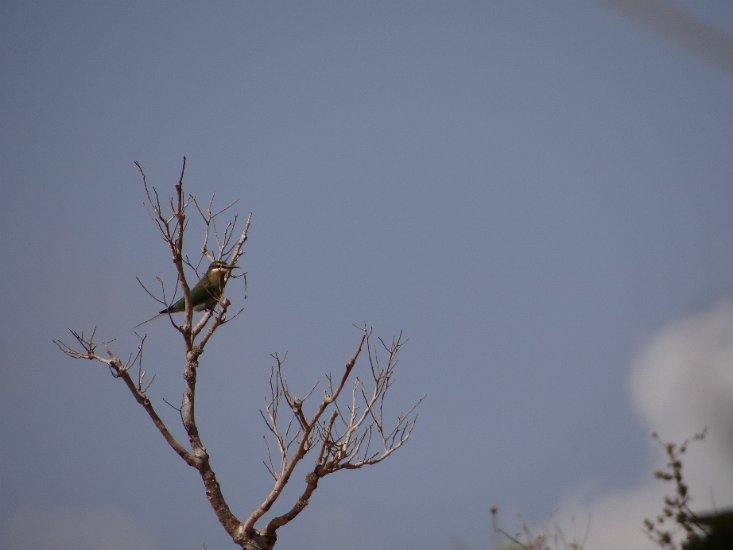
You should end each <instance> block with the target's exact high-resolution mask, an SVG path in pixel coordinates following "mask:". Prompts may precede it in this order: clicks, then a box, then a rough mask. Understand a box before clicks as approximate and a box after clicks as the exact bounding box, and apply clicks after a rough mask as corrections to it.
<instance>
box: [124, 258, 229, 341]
mask: <svg viewBox="0 0 733 550" xmlns="http://www.w3.org/2000/svg"><path fill="white" fill-rule="evenodd" d="M235 268H236V266H234V265H227V264H226V263H224V262H222V261H219V260H217V261H214V262H211V264H210V265H209V268H208V269H207V270H206V273H204V276H203V277H201V280H200V281H199V282H198V283H196V286H194V287H193V288H192V289H191V293H190V297H191V308H192V309H193V310H194V311H204V310H210V309H214V306H216V304H217V302H218V301H219V298H221V295H222V292H224V285H226V284H227V281H228V280H229V276H230V275H231V274H232V269H235ZM185 310H186V299H185V298H181V299H180V300H178V301H177V302H176V303H174V304H171V305H170V306H168V307H167V308H165V309H161V310H160V311H159V312H158V313H157V314H156V315H154V316H153V317H151V318H150V319H147V320H146V321H143V322H142V323H140V324H139V325H135V326H134V327H133V328H137V327H139V326H142V325H144V324H145V323H149V322H150V321H152V320H153V319H157V318H158V317H161V316H162V315H167V314H169V313H178V312H181V311H185Z"/></svg>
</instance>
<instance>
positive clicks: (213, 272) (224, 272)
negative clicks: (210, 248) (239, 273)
mask: <svg viewBox="0 0 733 550" xmlns="http://www.w3.org/2000/svg"><path fill="white" fill-rule="evenodd" d="M236 268H237V266H236V265H228V264H226V263H224V262H222V261H220V260H216V261H214V262H211V265H209V269H208V270H207V271H206V274H207V275H208V276H209V277H212V276H213V277H220V278H221V279H223V280H225V281H226V280H227V279H228V278H229V275H231V273H232V269H236Z"/></svg>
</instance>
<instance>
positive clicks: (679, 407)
mask: <svg viewBox="0 0 733 550" xmlns="http://www.w3.org/2000/svg"><path fill="white" fill-rule="evenodd" d="M630 389H631V392H632V396H633V400H634V403H635V406H636V408H637V410H638V411H639V413H640V414H641V417H642V420H643V421H644V423H645V424H646V425H647V426H648V428H649V432H652V431H656V432H657V433H659V435H660V436H661V437H662V439H663V440H665V441H674V442H681V441H683V440H684V439H687V438H689V437H691V436H692V435H693V434H695V433H697V432H700V431H701V430H702V429H703V428H704V427H707V428H708V435H707V437H706V439H705V440H704V441H702V442H698V443H696V444H693V445H691V446H690V448H689V450H688V453H687V454H686V455H685V459H684V466H685V470H684V473H685V477H686V481H687V482H688V483H689V486H690V490H691V494H692V497H693V499H694V501H693V503H692V508H693V509H699V510H708V509H712V508H714V507H715V506H719V507H727V506H729V505H731V504H733V475H732V474H731V472H733V468H731V466H732V465H733V301H730V300H725V301H721V302H719V303H717V304H716V305H715V306H713V307H711V308H710V309H708V310H706V311H704V312H703V313H701V314H699V315H695V316H692V317H689V318H686V319H683V320H681V321H678V322H675V323H672V324H670V325H669V326H667V327H665V328H663V329H662V330H660V331H659V333H658V334H656V335H655V336H654V337H653V338H652V339H651V340H650V342H649V343H648V345H647V346H646V347H645V348H644V349H643V350H642V352H641V353H640V354H639V356H638V357H637V359H636V361H635V362H634V364H633V367H632V372H631V377H630ZM653 444H654V443H653V442H652V441H651V439H650V445H653ZM654 452H655V453H656V454H657V460H656V461H655V466H654V467H653V468H655V469H656V468H659V467H662V466H663V465H664V462H665V461H664V455H663V453H662V451H661V449H655V450H654ZM671 489H672V487H671V485H670V486H667V485H666V484H664V483H662V482H660V481H657V480H655V479H653V477H652V471H651V470H650V471H649V473H648V475H647V476H645V478H644V479H643V480H642V481H640V482H639V483H638V484H637V485H636V486H634V487H632V488H628V489H623V490H618V491H616V492H614V493H612V494H602V495H597V494H596V495H592V494H589V493H588V492H587V491H585V494H583V492H582V491H578V490H576V491H573V492H572V493H571V494H570V495H568V496H567V497H566V498H565V499H564V502H563V503H561V505H560V507H559V510H560V513H558V514H556V516H555V519H556V521H557V523H558V525H560V526H562V527H565V526H567V525H570V524H571V518H574V525H575V526H576V527H577V526H579V525H580V526H584V522H585V520H586V518H588V516H589V514H590V517H591V518H592V519H591V525H590V534H589V537H588V539H587V542H586V545H585V548H587V549H588V550H618V549H619V548H624V549H625V550H651V549H658V546H656V545H655V544H654V543H653V542H652V541H650V540H649V539H648V538H647V537H646V536H645V535H644V534H643V532H642V526H641V522H642V520H643V519H644V518H646V517H653V516H654V515H656V514H657V513H659V512H660V511H661V508H662V497H663V495H664V494H669V493H670V492H671ZM574 534H582V529H576V530H574V532H571V533H566V535H571V538H572V535H574Z"/></svg>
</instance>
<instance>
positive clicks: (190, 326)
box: [54, 157, 422, 550]
mask: <svg viewBox="0 0 733 550" xmlns="http://www.w3.org/2000/svg"><path fill="white" fill-rule="evenodd" d="M135 164H136V166H137V168H138V170H139V172H140V176H141V178H142V184H143V187H144V190H145V194H146V199H147V202H146V204H147V206H148V208H149V209H150V213H151V216H152V218H153V220H154V221H155V223H156V225H157V229H158V232H159V233H160V235H161V236H162V237H163V240H164V241H165V243H166V245H167V247H168V249H169V251H170V253H171V254H172V261H173V264H174V265H175V268H176V273H177V283H176V288H175V291H174V292H173V293H172V295H171V296H170V297H169V293H168V292H166V288H165V285H164V284H163V282H162V279H160V278H158V282H159V285H160V292H159V293H158V294H156V293H154V292H152V291H150V290H149V289H148V288H147V287H145V285H144V284H143V283H142V282H141V281H139V280H138V281H139V282H140V284H141V285H142V286H143V288H144V289H145V291H146V292H148V294H150V296H152V297H153V298H154V299H155V300H157V301H158V302H159V303H160V304H162V305H163V306H164V312H165V310H166V309H169V308H170V306H171V304H173V303H174V302H175V299H176V294H177V293H178V292H180V293H182V295H183V300H184V305H185V307H184V310H183V321H182V322H180V323H178V322H176V320H174V318H173V317H172V316H171V315H170V313H168V317H169V320H170V322H171V324H172V325H173V327H174V328H175V330H177V331H178V332H179V333H180V334H181V336H182V337H183V341H184V361H183V379H184V381H185V390H184V393H183V397H182V401H181V404H180V407H175V408H176V409H177V410H178V412H179V415H180V419H181V423H182V425H183V429H184V431H185V433H186V436H187V437H188V443H187V444H184V443H182V442H181V441H178V440H177V439H176V437H175V436H174V435H173V433H172V432H171V430H170V429H169V428H168V426H167V425H166V422H165V421H164V420H163V419H162V418H161V416H160V415H159V414H158V412H157V409H156V406H155V405H154V404H153V403H152V401H151V400H150V398H149V396H148V393H147V392H148V389H149V385H150V384H149V383H147V382H146V381H145V371H144V370H143V367H142V358H143V348H144V345H145V341H146V336H140V335H138V337H139V344H138V346H137V349H136V351H135V353H133V354H131V356H130V358H129V359H128V360H127V361H123V360H122V359H120V358H119V357H118V356H117V355H115V353H114V352H113V351H112V349H111V346H110V345H109V343H107V342H100V341H99V340H97V336H96V329H94V330H92V332H91V334H84V333H83V332H79V331H75V330H72V329H69V330H70V332H71V334H72V335H73V338H74V340H75V341H74V343H73V344H71V345H69V344H67V343H65V342H63V341H61V340H54V343H55V344H56V345H57V346H58V347H59V348H60V349H61V351H62V352H63V353H65V354H66V355H67V356H69V357H71V358H73V359H87V360H90V361H95V362H97V363H99V364H101V365H106V366H107V367H108V368H109V371H110V373H111V374H112V376H113V377H115V378H118V379H120V380H122V381H123V382H124V384H125V386H126V387H127V389H128V390H129V392H130V393H131V395H132V396H133V397H134V399H135V400H136V401H137V403H138V404H139V405H140V406H141V407H142V408H143V409H144V410H145V412H147V414H148V416H149V417H150V419H151V420H152V422H153V424H154V425H155V427H156V428H157V429H158V431H159V432H160V434H161V435H162V436H163V438H164V439H165V441H166V442H167V443H168V445H169V446H170V447H171V448H172V449H173V450H174V451H175V452H176V454H178V456H179V457H181V459H183V461H184V462H185V463H186V464H188V465H189V466H191V467H192V468H194V469H195V470H196V471H198V473H199V475H200V476H201V481H202V482H203V485H204V488H205V491H206V497H207V498H208V500H209V503H210V504H211V507H212V509H213V510H214V513H215V514H216V517H217V519H218V520H219V522H220V523H221V525H222V526H223V527H224V529H225V530H226V532H227V533H228V534H229V536H230V537H231V538H232V540H233V541H234V543H235V544H237V545H238V546H239V547H241V548H243V549H247V550H265V549H271V548H274V546H275V543H276V541H277V530H278V529H279V528H280V527H282V526H284V525H286V524H287V523H289V522H290V521H292V520H293V519H295V518H296V517H297V516H298V514H300V512H301V511H303V509H304V508H305V507H306V506H307V505H308V503H309V501H310V498H311V496H312V494H313V492H314V491H315V490H316V489H317V487H318V482H319V481H320V479H321V478H323V477H324V476H326V475H329V474H332V473H334V472H338V471H340V470H350V469H357V468H361V467H363V466H368V465H372V464H377V463H379V462H381V461H382V460H384V459H386V458H387V457H389V456H390V455H391V454H392V453H393V452H394V451H396V450H397V449H399V448H400V447H401V446H402V445H403V444H405V443H406V442H407V440H408V439H409V438H410V435H411V433H412V430H413V429H414V427H415V422H416V421H417V412H416V409H417V407H418V405H419V404H420V402H421V401H422V398H421V399H418V400H417V401H416V402H415V404H413V405H412V407H410V408H409V409H408V410H407V412H405V413H404V414H402V415H400V416H398V417H397V419H396V420H394V421H393V422H392V423H390V424H389V425H388V424H387V422H386V421H385V418H384V416H385V414H384V404H385V399H386V395H387V392H388V390H389V388H390V386H391V384H392V382H393V379H394V371H395V368H396V366H397V356H398V353H399V351H400V349H401V347H402V346H403V344H404V339H403V337H402V334H400V335H399V336H398V337H397V338H396V339H395V340H394V341H392V342H390V343H386V342H384V341H383V340H381V339H378V338H377V339H376V341H375V339H374V337H373V336H372V331H371V329H370V328H369V327H368V326H366V325H365V326H363V327H360V330H361V337H360V339H359V342H358V345H357V346H356V350H355V352H354V353H353V355H352V356H351V358H350V359H349V360H348V362H347V363H346V366H345V367H344V369H343V371H342V372H341V374H340V375H338V376H333V375H327V376H326V380H325V389H324V392H323V396H322V397H321V398H320V400H318V399H315V398H314V397H313V396H314V394H315V391H316V389H317V387H318V385H316V386H314V387H313V388H312V389H311V391H310V392H308V394H307V395H305V396H303V397H297V396H296V395H294V394H293V392H291V390H290V389H289V387H288V383H287V380H286V378H285V376H284V373H283V360H282V358H281V357H280V356H278V355H277V354H275V355H273V356H272V357H273V360H274V365H273V367H272V370H271V374H270V388H269V393H270V395H269V398H268V399H267V401H266V406H265V408H264V409H263V410H262V411H261V415H262V418H263V419H264V421H265V424H266V426H267V429H268V430H269V435H270V436H269V439H268V438H265V442H266V443H267V445H266V447H267V459H266V460H265V461H264V463H265V466H266V468H267V470H268V471H269V473H270V475H271V476H272V478H273V481H274V483H273V487H272V490H271V491H270V492H269V494H267V495H266V496H265V498H264V500H263V501H262V503H261V504H260V505H259V506H258V507H257V508H256V509H255V510H254V511H253V512H252V513H251V514H250V515H249V516H248V517H247V519H246V520H244V521H242V520H241V519H240V518H239V517H238V516H237V515H235V513H234V512H233V511H232V510H231V508H230V507H229V505H228V504H227V501H226V500H225V498H224V495H223V494H222V490H221V488H220V486H219V482H218V480H217V476H216V473H215V472H214V470H213V468H212V467H211V461H210V457H209V454H208V451H207V450H206V446H205V445H204V443H203V439H202V436H201V434H200V433H199V428H198V425H197V420H196V380H197V374H198V367H199V360H200V357H201V355H202V353H203V352H204V349H205V348H206V346H207V345H208V344H209V343H210V342H211V339H212V337H213V335H214V333H215V332H216V331H217V330H218V329H220V328H221V327H222V326H223V325H224V324H226V323H228V322H230V321H232V320H233V319H234V318H235V317H236V316H237V315H239V313H241V310H240V311H239V312H237V313H236V314H234V315H233V316H232V317H228V313H229V307H230V306H231V302H230V301H229V300H228V299H227V298H226V297H225V296H224V294H223V292H222V293H220V294H218V295H217V296H216V303H215V304H214V306H213V307H210V308H209V309H208V310H206V311H205V312H204V314H203V316H202V317H201V319H200V320H198V322H196V323H195V324H194V318H193V314H194V305H195V304H193V300H192V297H191V287H190V285H189V283H188V281H187V277H186V269H185V267H186V266H187V267H189V268H191V269H193V270H194V271H197V270H198V268H199V267H200V265H201V262H203V261H204V260H205V259H206V258H208V259H209V260H212V261H214V260H218V261H225V262H226V264H227V265H228V266H237V265H238V263H239V261H240V259H241V257H242V256H243V255H244V246H245V243H246V242H247V238H248V234H249V228H250V224H251V221H252V217H251V215H250V216H248V217H247V219H246V220H245V221H244V223H243V224H242V227H241V229H238V227H239V220H238V218H237V216H234V217H233V218H231V219H230V220H229V221H228V222H227V223H226V224H225V227H224V229H223V231H221V232H220V231H219V229H218V227H217V222H218V218H219V217H220V216H221V215H222V214H224V213H225V212H228V210H229V209H230V208H231V207H232V206H233V205H232V204H230V205H229V206H227V207H225V208H223V209H221V210H219V211H215V210H214V208H213V197H212V200H211V201H210V202H209V204H208V205H207V206H205V207H203V206H202V205H201V204H200V203H199V202H198V201H197V200H196V199H195V198H194V197H192V196H190V195H186V194H185V193H184V185H183V179H184V175H185V171H186V159H185V157H184V159H183V165H182V168H181V174H180V177H179V179H178V183H177V184H176V186H175V196H174V197H173V198H172V199H171V200H170V201H169V203H168V205H167V207H164V206H163V204H162V203H161V200H160V196H159V194H158V191H157V189H156V188H155V187H154V186H150V185H149V184H148V181H147V177H146V175H145V172H144V171H143V169H142V167H141V166H140V164H138V163H135ZM192 209H193V210H192ZM189 211H195V212H196V213H198V214H199V215H200V217H201V219H202V220H203V224H204V235H203V242H202V245H201V249H200V258H199V260H198V262H195V263H194V261H192V259H191V258H190V257H189V256H188V255H186V254H185V252H184V235H185V234H186V229H187V227H188V221H189V220H188V214H189ZM212 248H213V249H214V251H212ZM245 275H246V274H245ZM243 276H244V275H243ZM232 277H237V276H236V275H232ZM100 347H101V350H100ZM360 359H365V361H362V362H366V363H367V364H368V366H369V369H368V371H367V373H366V376H365V378H366V380H367V382H364V381H362V379H361V378H359V377H357V376H355V374H354V373H355V371H356V370H357V364H358V363H359V362H360ZM311 401H313V403H312V405H311ZM268 441H269V443H268ZM273 448H274V452H273ZM311 451H314V452H311ZM309 455H310V456H312V457H314V466H313V469H312V470H310V471H309V472H308V474H307V475H306V476H305V484H304V488H303V490H302V493H301V494H300V496H299V498H298V499H297V501H296V502H295V503H294V504H292V506H291V507H290V509H289V510H288V511H287V512H286V513H284V514H282V515H279V516H276V517H273V518H271V519H270V520H269V521H268V522H267V523H266V524H265V526H264V528H258V527H257V524H258V522H259V521H260V520H262V518H263V517H264V516H265V514H267V513H268V511H269V510H270V509H271V508H272V506H273V504H275V502H276V501H277V500H278V499H279V498H280V497H281V495H282V493H283V489H284V488H285V486H286V485H287V484H288V483H290V482H291V481H292V476H293V473H294V471H295V469H296V467H297V466H298V465H299V464H301V463H302V462H303V461H304V459H305V458H306V457H307V456H309ZM263 521H264V520H263Z"/></svg>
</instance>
